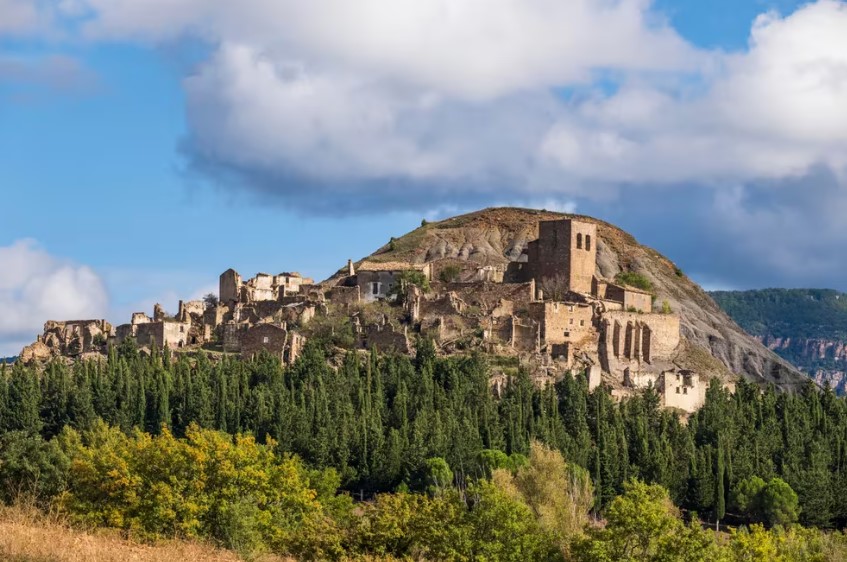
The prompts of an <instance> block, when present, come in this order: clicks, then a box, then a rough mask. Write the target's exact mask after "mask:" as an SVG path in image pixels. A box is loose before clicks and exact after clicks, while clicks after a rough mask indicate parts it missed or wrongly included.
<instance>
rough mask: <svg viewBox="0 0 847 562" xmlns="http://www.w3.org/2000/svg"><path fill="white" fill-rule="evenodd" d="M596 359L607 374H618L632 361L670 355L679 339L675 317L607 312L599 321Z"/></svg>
mask: <svg viewBox="0 0 847 562" xmlns="http://www.w3.org/2000/svg"><path fill="white" fill-rule="evenodd" d="M601 326H602V330H601V336H600V337H601V339H602V342H601V343H602V345H600V347H599V349H600V354H601V357H600V360H601V363H602V364H603V365H604V367H605V369H606V370H607V371H608V372H610V373H613V374H615V373H622V371H623V369H624V368H626V367H630V366H631V364H632V362H642V361H643V362H645V363H652V362H655V361H667V360H670V359H672V358H673V355H674V353H675V352H676V349H677V347H678V346H679V342H680V332H679V317H678V316H676V315H673V314H652V313H651V314H639V313H635V312H626V311H607V312H605V313H603V315H602V320H601Z"/></svg>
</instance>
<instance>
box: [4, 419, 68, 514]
mask: <svg viewBox="0 0 847 562" xmlns="http://www.w3.org/2000/svg"><path fill="white" fill-rule="evenodd" d="M69 468H70V461H69V460H68V457H67V456H65V454H64V453H63V452H62V450H61V449H60V448H59V447H58V445H57V444H56V442H55V441H45V440H44V439H42V438H41V437H40V436H39V435H37V434H34V435H33V434H31V433H27V432H24V431H11V432H9V433H5V434H3V435H2V437H0V500H2V501H3V502H5V503H7V504H8V503H14V502H16V501H17V500H19V499H20V498H32V499H34V500H35V501H36V503H38V504H40V505H47V504H48V503H49V502H50V500H51V499H52V498H54V497H55V496H56V495H58V494H59V493H60V492H62V491H63V490H64V489H65V486H66V483H67V476H68V469H69Z"/></svg>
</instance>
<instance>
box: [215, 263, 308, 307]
mask: <svg viewBox="0 0 847 562" xmlns="http://www.w3.org/2000/svg"><path fill="white" fill-rule="evenodd" d="M313 284H314V280H312V279H311V278H307V277H303V276H301V275H300V274H299V273H296V272H295V273H280V274H279V275H269V274H267V273H257V274H256V276H255V277H253V278H252V279H248V280H247V281H242V279H241V275H240V274H239V273H238V272H237V271H235V270H234V269H228V270H226V271H224V272H223V273H221V276H220V278H219V280H218V285H219V291H218V294H219V299H220V302H221V303H222V304H224V305H232V304H234V303H237V302H240V303H253V302H259V301H277V300H280V299H282V298H283V297H286V296H290V295H296V294H299V293H300V290H301V288H302V287H303V286H308V285H313Z"/></svg>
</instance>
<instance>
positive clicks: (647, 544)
mask: <svg viewBox="0 0 847 562" xmlns="http://www.w3.org/2000/svg"><path fill="white" fill-rule="evenodd" d="M574 554H575V556H574V559H575V560H577V561H579V562H613V561H619V562H648V561H654V560H662V561H664V562H694V561H703V562H711V561H712V560H718V559H719V557H720V555H721V553H720V551H719V549H718V546H717V544H716V543H715V541H714V538H713V534H711V533H710V532H708V531H704V530H702V529H700V527H699V526H698V525H696V524H692V525H689V526H686V525H685V524H684V523H683V522H682V520H681V519H680V518H679V513H678V510H677V508H676V507H675V506H674V505H673V503H672V502H671V500H670V497H669V496H668V492H667V490H665V489H664V488H662V487H661V486H659V485H656V484H645V483H643V482H639V481H637V480H636V481H631V482H628V483H627V484H626V486H625V490H624V493H623V495H621V496H618V497H616V498H615V499H614V500H613V501H612V503H611V504H610V505H609V508H608V510H607V513H606V525H605V527H603V528H592V529H589V531H588V533H587V536H585V537H583V538H580V539H577V541H576V543H575V544H574Z"/></svg>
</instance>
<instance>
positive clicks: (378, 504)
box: [353, 480, 562, 562]
mask: <svg viewBox="0 0 847 562" xmlns="http://www.w3.org/2000/svg"><path fill="white" fill-rule="evenodd" d="M353 536H354V537H355V550H356V551H357V552H360V553H371V554H377V555H386V554H391V555H394V556H398V557H401V558H408V559H414V560H419V559H425V560H445V561H470V560H488V561H491V562H495V561H502V562H512V561H513V562H523V561H525V560H537V561H546V560H547V561H560V560H562V558H561V555H560V553H559V551H558V549H557V545H556V542H555V539H554V537H553V536H552V535H551V534H550V533H548V532H546V531H545V530H544V529H542V528H541V526H540V525H539V524H538V522H537V520H536V519H535V517H533V514H532V511H531V510H530V509H529V507H528V506H527V505H526V504H525V503H523V502H521V501H520V500H518V499H516V498H514V497H513V496H512V495H511V494H510V493H508V491H506V490H503V489H502V488H501V487H500V486H498V485H497V484H496V483H493V482H489V481H486V480H483V481H480V482H478V483H476V484H474V485H473V486H471V487H470V488H469V489H468V490H466V491H465V493H464V494H461V493H459V492H458V491H456V490H453V491H450V492H442V493H439V494H437V495H434V496H429V495H424V494H409V493H405V492H398V493H395V494H383V495H380V496H378V497H377V499H376V501H375V502H373V503H371V504H368V505H366V506H364V507H363V509H362V514H361V517H359V518H358V521H357V527H356V529H355V530H354V533H353Z"/></svg>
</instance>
